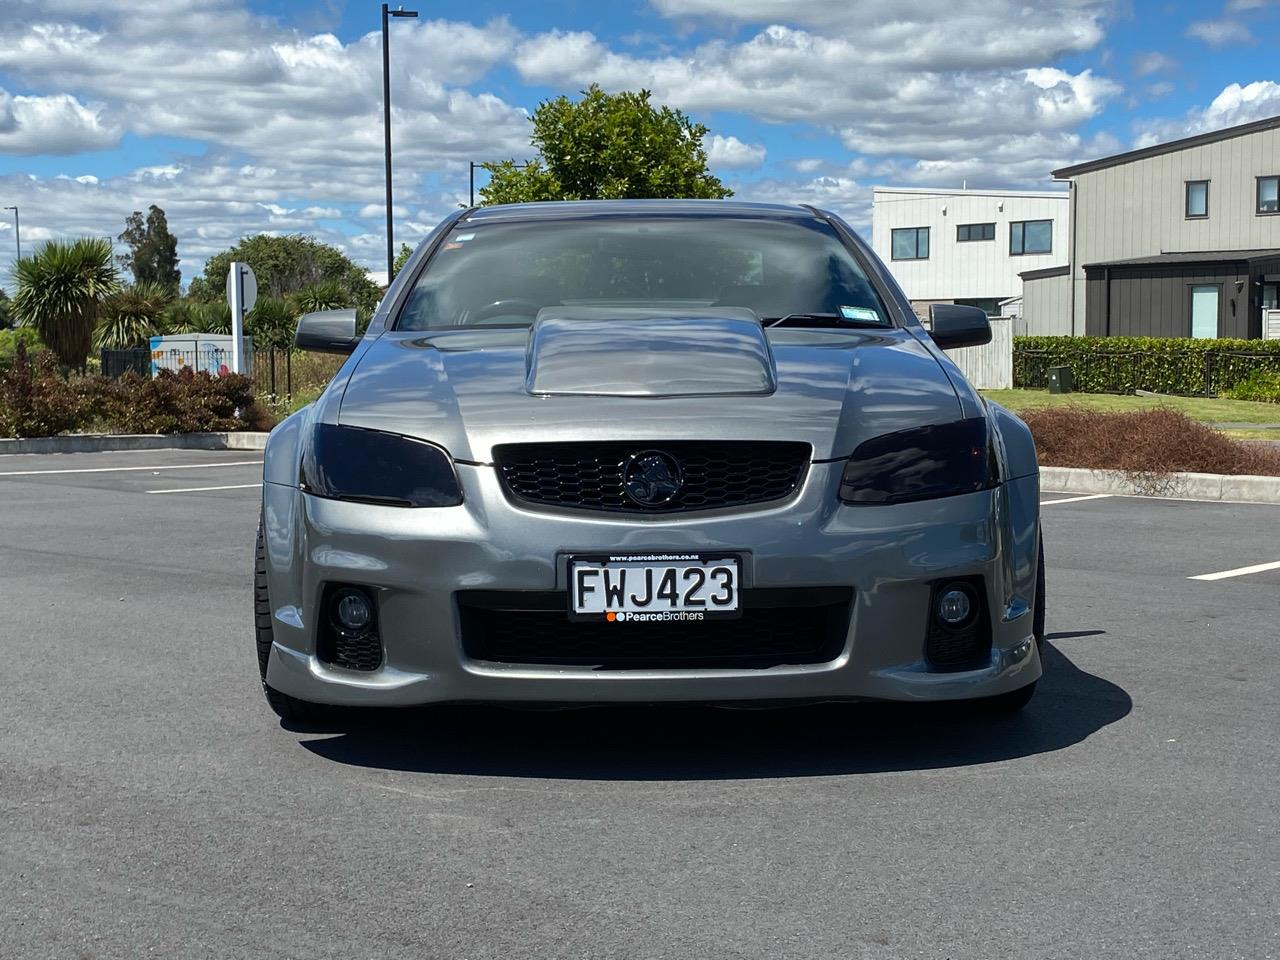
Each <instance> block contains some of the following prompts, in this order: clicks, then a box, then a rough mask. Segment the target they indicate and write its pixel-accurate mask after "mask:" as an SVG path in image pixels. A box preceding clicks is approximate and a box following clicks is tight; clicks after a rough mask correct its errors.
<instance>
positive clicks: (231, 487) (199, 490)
mask: <svg viewBox="0 0 1280 960" xmlns="http://www.w3.org/2000/svg"><path fill="white" fill-rule="evenodd" d="M260 486H262V484H260V483H228V484H226V485H225V486H221V487H178V488H177V489H175V490H148V491H147V493H204V491H206V490H248V489H250V488H251V487H260Z"/></svg>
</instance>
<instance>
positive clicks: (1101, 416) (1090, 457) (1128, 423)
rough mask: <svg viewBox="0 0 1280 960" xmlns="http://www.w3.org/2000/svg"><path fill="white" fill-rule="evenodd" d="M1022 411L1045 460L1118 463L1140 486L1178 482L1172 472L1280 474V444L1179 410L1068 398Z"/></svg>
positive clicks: (1115, 467)
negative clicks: (1246, 437)
mask: <svg viewBox="0 0 1280 960" xmlns="http://www.w3.org/2000/svg"><path fill="white" fill-rule="evenodd" d="M1021 417H1022V419H1023V421H1025V422H1026V424H1027V426H1028V427H1030V428H1031V435H1032V437H1033V438H1034V439H1035V444H1036V453H1037V454H1038V455H1039V457H1040V464H1041V465H1042V466H1046V467H1084V468H1086V469H1090V470H1109V471H1116V472H1119V473H1122V474H1124V475H1125V476H1126V477H1127V478H1128V479H1129V480H1130V481H1131V482H1132V483H1133V484H1134V486H1135V488H1136V489H1138V490H1139V491H1140V492H1148V493H1156V492H1160V491H1161V490H1164V489H1168V488H1170V487H1171V486H1172V483H1171V481H1170V479H1169V474H1171V473H1181V472H1190V473H1226V474H1250V475H1256V476H1280V449H1277V448H1275V447H1273V446H1271V445H1270V444H1263V443H1249V442H1247V441H1242V440H1233V439H1231V438H1230V437H1227V436H1224V435H1223V434H1221V433H1219V432H1218V431H1216V430H1214V429H1212V428H1210V427H1207V426H1205V425H1204V424H1203V423H1199V422H1197V421H1195V420H1192V419H1191V418H1190V417H1188V416H1186V414H1183V413H1179V412H1178V411H1176V410H1169V409H1163V408H1158V409H1155V410H1139V411H1135V412H1132V413H1103V412H1099V411H1096V410H1086V409H1084V408H1081V407H1076V406H1071V405H1069V404H1068V405H1066V406H1061V407H1039V408H1036V409H1034V410H1027V411H1024V412H1023V413H1022V414H1021Z"/></svg>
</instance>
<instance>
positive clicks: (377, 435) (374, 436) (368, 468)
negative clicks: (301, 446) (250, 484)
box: [301, 423, 462, 507]
mask: <svg viewBox="0 0 1280 960" xmlns="http://www.w3.org/2000/svg"><path fill="white" fill-rule="evenodd" d="M301 483H302V489H304V490H306V491H307V492H308V493H313V494H315V495H316V496H318V497H329V498H330V499H333V500H358V501H360V502H362V503H380V504H384V505H387V506H392V507H456V506H457V505H458V504H460V503H461V502H462V488H461V487H460V486H458V475H457V474H456V473H455V472H454V469H453V461H452V460H450V459H449V455H448V454H447V453H445V452H444V450H442V449H441V448H440V447H437V446H435V445H434V444H431V443H426V442H425V441H422V440H413V439H411V438H409V437H401V436H398V435H397V434H394V433H383V432H381V431H380V430H366V429H364V428H362V427H339V426H335V425H333V424H329V423H321V424H318V425H317V426H316V428H315V431H314V432H313V433H312V434H311V442H310V443H309V444H308V445H307V449H306V451H305V452H304V453H303V455H302V477H301Z"/></svg>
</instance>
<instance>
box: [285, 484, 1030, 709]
mask: <svg viewBox="0 0 1280 960" xmlns="http://www.w3.org/2000/svg"><path fill="white" fill-rule="evenodd" d="M840 467H841V464H839V463H818V464H814V465H813V466H812V467H811V469H810V470H809V472H808V476H807V477H806V479H805V482H804V485H803V487H802V489H801V490H800V491H799V493H798V494H797V495H796V496H795V497H793V498H792V499H790V500H789V501H787V502H785V503H783V504H780V505H777V506H772V507H768V508H765V509H758V508H757V509H750V510H737V511H733V512H729V513H719V514H717V513H703V514H700V515H695V516H685V517H663V518H661V519H648V518H646V519H642V520H637V519H629V518H624V517H617V516H607V515H601V514H595V513H585V512H581V511H575V512H568V511H559V512H556V511H550V510H543V509H527V508H524V507H521V506H518V505H516V504H513V503H512V502H511V501H510V500H508V498H507V497H506V496H505V494H504V493H503V491H502V489H501V487H500V485H499V483H498V480H497V477H496V475H495V472H494V470H493V469H492V468H491V467H484V466H467V465H459V466H458V473H459V478H460V481H461V483H462V485H463V491H464V497H465V502H464V503H463V505H462V506H458V507H448V508H428V509H403V508H395V507H386V506H375V505H368V504H358V503H349V502H342V501H335V500H325V499H320V498H316V497H312V496H309V495H307V494H304V493H303V492H301V491H300V490H299V489H297V488H296V487H292V486H287V485H283V484H278V483H271V482H268V483H266V484H264V504H263V506H264V512H263V519H264V528H265V531H266V542H267V571H268V586H269V591H270V599H271V606H272V625H273V631H274V640H275V642H274V647H273V650H272V654H271V657H270V662H269V667H268V673H267V682H268V683H269V684H270V685H271V686H272V687H274V688H275V689H277V690H279V691H281V692H283V693H286V694H289V695H291V696H294V697H298V698H300V699H303V700H308V701H312V702H317V703H331V704H345V705H369V706H392V705H414V704H426V703H441V702H549V703H564V704H570V703H598V702H632V703H635V702H651V701H698V702H729V701H769V700H845V699H885V700H953V699H965V698H972V697H985V696H992V695H996V694H1001V693H1005V692H1009V691H1012V690H1015V689H1018V688H1019V687H1022V686H1024V685H1026V684H1028V683H1030V682H1032V681H1034V680H1035V679H1037V678H1038V677H1039V675H1040V669H1041V668H1040V660H1039V654H1038V651H1037V649H1036V644H1035V643H1034V641H1033V638H1032V614H1031V607H1032V602H1033V600H1034V589H1035V563H1036V551H1037V549H1038V528H1037V524H1038V478H1037V477H1036V476H1034V475H1033V476H1029V477H1025V478H1022V479H1019V480H1013V481H1008V482H1006V483H1004V484H1003V485H1001V486H1000V487H998V488H996V489H994V490H990V491H984V492H981V493H974V494H966V495H962V496H957V497H948V498H944V499H940V500H932V501H924V502H921V503H913V504H902V505H896V506H856V507H855V506H846V505H842V504H841V503H840V502H839V501H838V499H837V497H836V489H837V487H838V485H839V472H840ZM719 550H731V551H735V552H740V553H742V554H743V564H744V566H743V581H744V583H745V585H746V586H747V587H748V588H752V587H756V588H770V587H824V586H838V587H845V588H852V590H853V600H852V603H851V605H850V613H849V618H848V628H847V631H846V633H845V638H844V644H843V647H842V649H841V650H840V652H839V654H838V655H837V656H835V657H834V658H833V659H831V660H829V661H826V662H823V663H807V664H789V665H781V666H773V667H768V668H761V669H746V668H697V669H687V668H675V669H665V668H664V669H654V668H645V669H611V670H600V669H594V668H591V667H574V666H561V665H550V666H548V665H533V664H517V663H496V662H492V661H481V660H475V659H471V658H469V657H468V656H467V655H466V654H465V652H464V648H463V642H462V636H461V626H460V617H459V608H458V595H459V593H460V592H464V591H477V590H483V591H537V592H541V593H544V594H545V593H546V592H548V591H565V590H566V573H567V571H566V562H565V560H566V558H567V556H569V555H571V554H592V553H596V554H598V553H615V554H616V553H652V552H659V551H661V552H708V551H719ZM974 576H981V577H982V578H983V581H984V583H985V586H986V592H987V596H986V604H987V608H988V610H989V611H990V614H991V634H992V645H991V653H990V658H989V662H986V663H984V664H982V665H980V666H978V667H977V668H975V669H971V670H964V671H961V672H936V671H933V670H931V669H930V667H929V665H928V663H927V662H926V660H925V658H924V646H925V636H926V631H927V628H928V621H929V617H930V615H931V611H930V596H931V589H932V585H933V584H934V583H935V582H936V581H939V580H943V579H949V578H952V577H974ZM335 582H336V583H350V584H359V585H363V586H367V587H370V588H372V590H373V592H374V595H375V596H376V598H377V603H378V615H379V620H380V633H381V637H382V642H383V654H384V655H383V662H382V665H381V666H380V667H379V668H378V669H376V670H373V671H368V672H364V671H354V670H346V669H341V668H337V667H334V666H331V665H328V664H326V663H325V662H323V661H322V660H321V659H320V658H319V657H318V656H317V655H316V623H317V622H318V619H319V606H320V597H321V593H322V591H323V589H324V586H325V584H326V583H335ZM566 604H567V601H566ZM617 629H620V630H625V629H628V628H627V627H626V626H624V625H619V626H618V628H617Z"/></svg>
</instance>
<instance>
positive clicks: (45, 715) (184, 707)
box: [0, 451, 1280, 960]
mask: <svg viewBox="0 0 1280 960" xmlns="http://www.w3.org/2000/svg"><path fill="white" fill-rule="evenodd" d="M258 459H259V455H258V454H254V453H245V452H218V453H208V452H193V451H165V452H150V453H131V454H81V455H61V456H7V457H0V663H2V664H3V666H2V667H0V670H2V674H0V675H2V676H3V682H4V694H3V697H0V744H2V746H0V876H3V887H0V891H2V892H0V957H4V958H28V957H31V958H46V957H49V958H53V957H71V958H88V957H92V958H98V957H129V958H132V957H141V956H156V957H227V958H232V957H235V958H243V957H258V956H273V957H307V958H320V957H334V958H354V957H369V958H399V957H414V958H422V957H441V958H464V957H465V958H522V957H538V958H551V957H556V958H560V957H564V958H569V957H575V958H588V957H592V958H594V957H625V958H657V957H671V958H712V957H715V958H719V957H744V958H745V957H750V958H757V957H760V958H766V957H767V958H780V957H797V958H800V957H840V958H854V957H858V958H860V957H874V958H882V957H883V958H903V957H924V958H948V957H949V958H956V960H960V958H997V957H998V958H1005V957H1008V958H1039V957H1044V958H1050V957H1052V958H1064V957H1090V958H1094V957H1124V958H1133V957H1159V958H1162V960H1169V958H1180V957H1187V958H1237V957H1238V958H1249V960H1261V958H1268V957H1276V956H1280V908H1278V907H1277V904H1280V871H1278V870H1277V866H1276V864H1277V862H1278V861H1280V823H1278V820H1280V747H1278V746H1277V734H1278V733H1280V665H1278V664H1280V657H1278V656H1277V622H1278V620H1280V617H1278V616H1277V614H1278V613H1280V607H1278V604H1277V588H1278V587H1280V506H1264V505H1233V504H1221V503H1215V504H1208V503H1191V502H1180V501H1163V500H1143V499H1133V498H1120V497H1106V498H1076V497H1071V496H1069V495H1066V494H1062V495H1054V494H1052V493H1046V494H1045V495H1044V497H1043V499H1044V501H1046V503H1048V504H1049V505H1047V506H1046V507H1045V508H1044V526H1045V535H1046V552H1047V558H1048V583H1049V599H1050V605H1049V618H1048V626H1049V633H1050V636H1051V649H1050V650H1049V651H1048V653H1047V655H1046V659H1047V671H1048V672H1047V674H1046V678H1045V680H1044V682H1043V683H1042V685H1041V689H1040V692H1039V693H1038V694H1037V696H1036V699H1035V700H1034V701H1033V702H1032V705H1031V706H1030V707H1029V708H1028V709H1027V710H1026V711H1025V712H1024V713H1023V714H1022V715H1020V716H1019V717H1017V718H1015V719H1013V720H1008V721H1004V722H994V721H986V720H977V719H965V718H963V717H958V716H956V715H954V714H953V713H940V712H937V711H922V710H918V709H917V710H911V709H903V708H885V707H875V706H865V705H863V706H842V707H817V708H807V709H793V710H786V711H766V712H738V711H733V712H730V711H715V710H702V709H679V710H648V709H637V710H608V711H586V712H583V711H578V712H568V713H512V712H508V711H503V710H486V709H480V708H470V709H462V708H454V709H439V710H434V711H425V712H412V713H402V714H394V715H393V716H392V717H390V718H382V719H375V720H373V721H371V722H369V723H367V724H366V725H365V726H363V727H360V728H358V729H356V730H354V731H349V732H342V731H332V732H329V731H291V730H288V729H285V728H283V727H281V726H280V725H279V724H278V723H277V722H276V720H275V718H274V716H273V715H272V714H271V713H270V711H269V710H268V708H267V707H266V705H265V703H263V701H262V697H261V694H260V692H259V690H258V682H257V677H256V673H255V665H254V656H253V650H252V638H251V630H250V626H251V620H250V613H249V603H250V585H251V580H250V562H251V552H252V545H253V532H254V526H255V523H256V519H257V500H258V495H259V494H258V490H257V488H256V483H257V479H258V471H259V469H260V468H259V467H258V465H257V463H256V462H255V461H256V460H258ZM1050 501H1053V502H1050ZM1265 564H1273V566H1272V567H1271V568H1270V569H1259V570H1256V571H1255V572H1249V573H1242V574H1236V575H1230V576H1222V577H1219V578H1217V579H1189V578H1192V577H1199V576H1204V575H1217V574H1223V573H1229V572H1231V571H1235V570H1237V569H1239V568H1247V567H1255V566H1258V565H1265Z"/></svg>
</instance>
